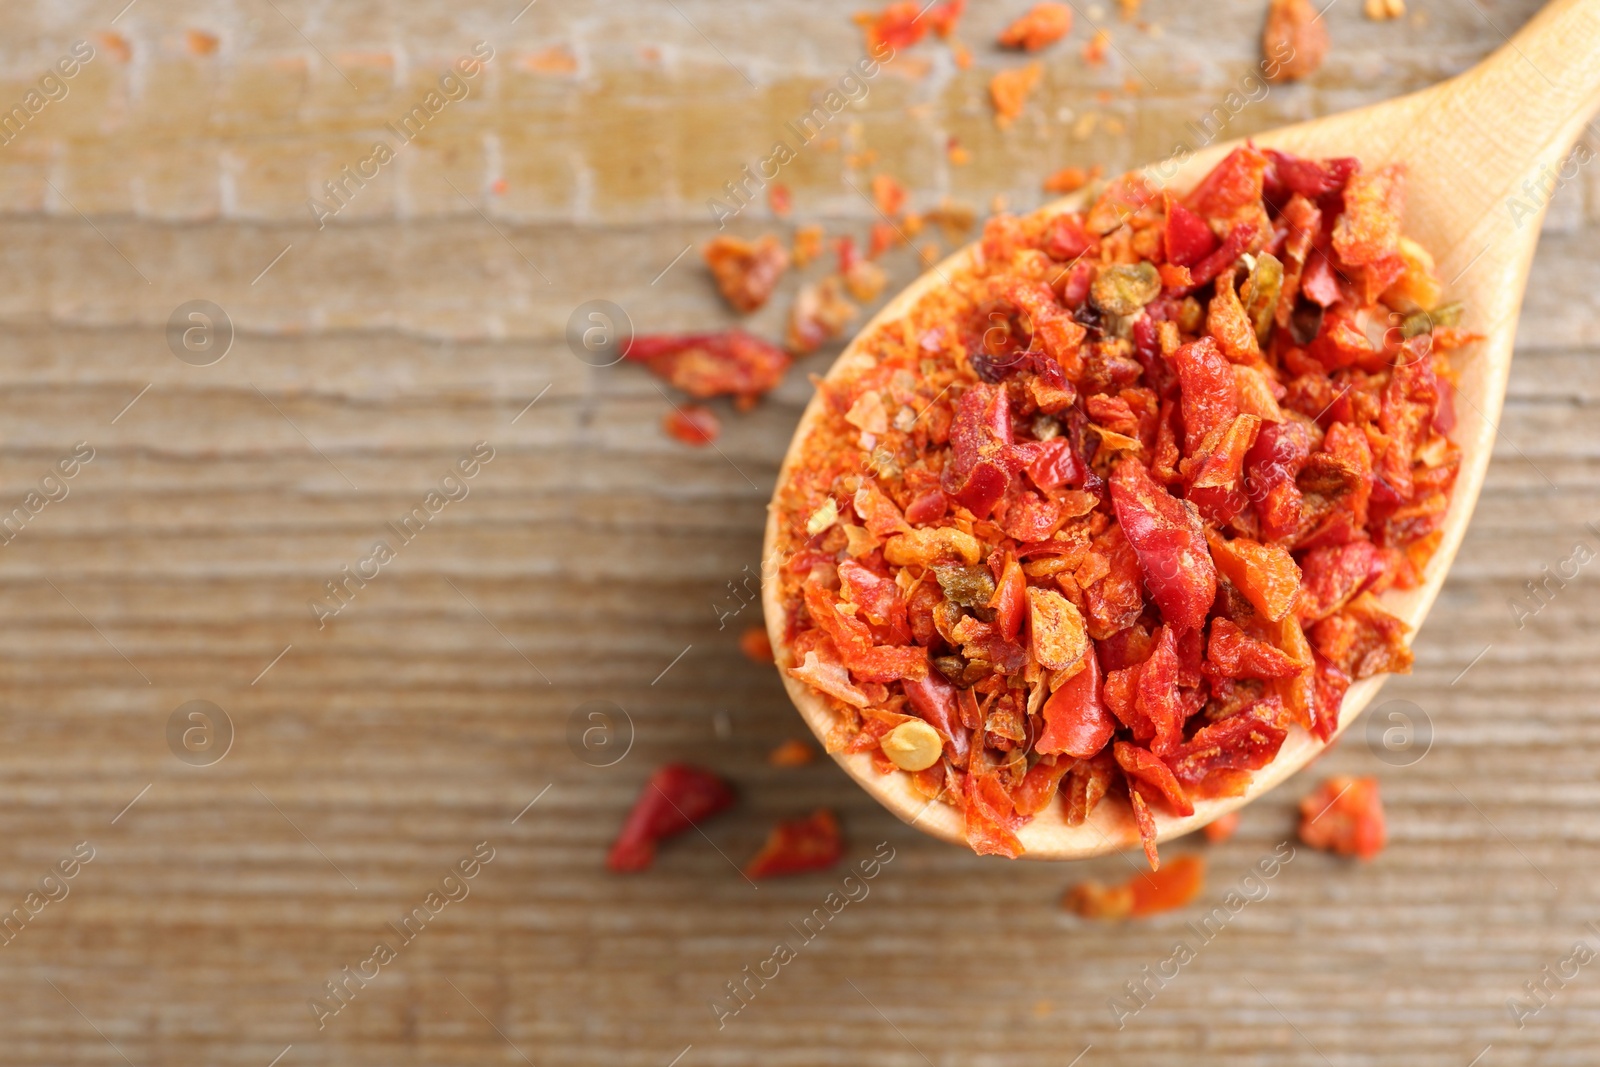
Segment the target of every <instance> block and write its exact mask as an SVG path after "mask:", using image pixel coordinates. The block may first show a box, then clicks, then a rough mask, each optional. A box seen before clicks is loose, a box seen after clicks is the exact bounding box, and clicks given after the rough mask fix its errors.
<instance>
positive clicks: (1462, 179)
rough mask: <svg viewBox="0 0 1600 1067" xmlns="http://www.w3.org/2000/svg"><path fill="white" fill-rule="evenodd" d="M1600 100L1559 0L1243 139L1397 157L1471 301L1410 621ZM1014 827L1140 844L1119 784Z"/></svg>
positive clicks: (805, 429) (1448, 287) (1060, 848)
mask: <svg viewBox="0 0 1600 1067" xmlns="http://www.w3.org/2000/svg"><path fill="white" fill-rule="evenodd" d="M1597 104H1600V0H1556V2H1554V3H1551V4H1550V5H1548V6H1547V7H1545V8H1544V9H1543V10H1542V11H1541V12H1540V13H1539V14H1538V15H1536V16H1535V17H1534V18H1533V20H1532V21H1530V22H1529V23H1528V25H1527V26H1525V27H1524V28H1523V29H1522V31H1521V32H1519V33H1518V35H1517V36H1516V37H1515V38H1513V39H1511V40H1509V41H1508V42H1507V43H1506V44H1505V45H1504V46H1503V47H1501V48H1500V49H1499V50H1498V51H1497V52H1495V53H1494V54H1493V55H1491V56H1490V57H1489V58H1488V59H1486V60H1485V61H1484V62H1483V63H1481V64H1479V65H1478V66H1477V67H1474V68H1473V69H1471V70H1469V71H1467V72H1466V73H1464V74H1461V75H1459V76H1457V77H1455V78H1452V79H1450V80H1449V81H1446V82H1442V83H1440V84H1438V85H1435V86H1432V87H1430V88H1428V89H1424V90H1422V91H1420V92H1417V93H1413V94H1411V95H1409V96H1404V97H1401V98H1399V99H1396V100H1391V101H1387V102H1385V103H1381V104H1377V105H1374V106H1371V107H1367V108H1362V109H1360V110H1357V111H1350V112H1345V113H1342V114H1338V115H1332V116H1329V117H1327V118H1322V119H1318V120H1315V121H1312V122H1306V123H1301V124H1299V125H1295V126H1288V127H1284V128H1282V129H1278V130H1274V131H1271V132H1270V133H1264V134H1260V135H1257V136H1255V137H1252V138H1251V141H1253V142H1254V143H1255V144H1256V145H1258V146H1260V147H1267V148H1277V149H1281V150H1283V151H1286V152H1291V153H1294V154H1296V155H1300V156H1306V157H1311V158H1329V157H1336V156H1357V157H1359V158H1360V159H1361V161H1362V164H1363V166H1364V167H1368V168H1371V167H1378V166H1382V165H1384V164H1387V163H1391V162H1403V163H1405V164H1406V166H1407V198H1406V214H1405V222H1404V228H1405V233H1406V234H1407V236H1409V237H1411V238H1412V239H1414V240H1415V241H1417V242H1418V243H1419V244H1421V245H1422V246H1423V247H1424V248H1427V249H1428V250H1429V251H1430V252H1432V253H1433V254H1434V256H1435V261H1436V265H1437V275H1438V277H1439V278H1440V280H1441V281H1442V282H1443V283H1444V299H1445V300H1448V301H1458V300H1459V301H1462V302H1463V303H1464V304H1465V306H1466V309H1465V314H1464V317H1463V319H1462V322H1461V325H1462V327H1464V328H1466V329H1468V330H1470V331H1472V332H1474V333H1479V334H1482V335H1484V340H1483V341H1481V342H1479V343H1477V344H1474V345H1470V346H1468V347H1467V348H1465V349H1463V350H1461V351H1460V352H1458V353H1455V354H1454V359H1453V362H1454V365H1455V367H1456V369H1457V370H1458V371H1459V372H1460V382H1459V384H1458V386H1457V391H1456V394H1455V398H1456V400H1457V401H1459V402H1460V406H1459V408H1458V413H1457V422H1456V427H1455V429H1454V430H1453V431H1452V433H1451V435H1450V436H1451V439H1452V440H1453V441H1454V442H1455V443H1456V444H1457V445H1458V446H1459V447H1460V449H1461V468H1460V473H1459V475H1458V477H1457V480H1456V483H1455V489H1454V492H1453V494H1452V496H1451V501H1450V509H1449V512H1448V514H1447V517H1446V520H1445V523H1444V526H1443V528H1442V531H1441V532H1442V540H1441V542H1440V544H1439V547H1438V550H1437V551H1436V552H1435V554H1434V556H1433V559H1432V561H1431V562H1430V563H1429V564H1428V568H1427V572H1426V578H1425V581H1424V582H1423V584H1422V585H1421V586H1420V587H1418V588H1416V589H1413V590H1409V591H1404V592H1390V593H1388V594H1385V595H1384V597H1383V603H1384V606H1385V607H1386V608H1387V609H1388V610H1389V611H1390V612H1392V613H1394V614H1395V615H1397V616H1399V617H1400V618H1401V619H1402V620H1404V621H1405V622H1406V624H1407V625H1408V626H1410V627H1411V631H1412V634H1413V635H1414V634H1415V632H1416V631H1417V629H1418V628H1420V626H1421V625H1422V622H1423V619H1424V618H1425V617H1426V616H1427V613H1428V609H1429V608H1430V607H1431V606H1432V604H1433V601H1434V598H1435V597H1437V596H1438V594H1439V590H1440V588H1441V586H1442V585H1443V584H1444V578H1445V575H1446V573H1447V572H1448V570H1449V567H1450V563H1451V561H1452V560H1453V559H1454V558H1455V554H1456V551H1457V549H1458V548H1459V547H1460V544H1461V539H1462V537H1463V536H1464V535H1465V533H1466V528H1467V523H1468V520H1469V519H1470V517H1471V515H1472V509H1473V506H1474V505H1475V504H1476V503H1477V499H1478V493H1479V491H1480V490H1481V489H1482V487H1483V479H1484V473H1485V471H1486V470H1487V468H1488V464H1489V455H1490V452H1491V451H1492V449H1493V446H1494V441H1495V437H1496V433H1497V431H1496V427H1497V426H1498V424H1499V420H1500V411H1501V405H1502V401H1503V400H1504V397H1505V388H1506V379H1507V377H1508V375H1509V372H1510V365H1511V355H1512V342H1513V339H1514V336H1515V333H1516V324H1517V315H1518V311H1519V309H1520V306H1521V303H1522V295H1523V290H1524V288H1525V286H1526V284H1527V278H1528V268H1529V264H1530V263H1531V262H1532V259H1533V252H1534V248H1535V246H1536V244H1537V242H1538V237H1539V227H1540V223H1541V221H1542V219H1543V216H1544V210H1545V207H1546V206H1547V205H1548V203H1549V199H1550V196H1551V194H1552V193H1553V191H1554V189H1553V188H1552V185H1553V184H1554V183H1558V182H1560V181H1561V180H1562V178H1563V176H1564V175H1565V176H1566V177H1567V178H1568V179H1569V180H1570V173H1569V172H1570V171H1571V170H1572V169H1573V166H1572V161H1571V160H1567V159H1566V157H1567V154H1568V151H1569V149H1570V148H1571V146H1572V144H1573V142H1574V141H1575V140H1576V139H1577V136H1578V134H1579V133H1580V132H1581V130H1582V128H1583V126H1584V124H1585V123H1586V122H1587V121H1588V120H1589V118H1590V116H1591V115H1592V114H1593V113H1594V111H1595V109H1596V106H1597ZM1240 143H1242V142H1239V141H1233V142H1228V143H1225V144H1218V145H1214V146H1209V147H1207V148H1205V149H1204V150H1202V151H1199V152H1195V153H1193V154H1185V155H1183V156H1182V157H1181V158H1180V157H1176V156H1175V157H1173V158H1172V159H1169V160H1166V161H1164V162H1162V163H1159V164H1155V165H1152V166H1150V167H1146V168H1144V171H1143V173H1144V174H1145V176H1146V178H1147V179H1149V180H1150V181H1151V182H1152V183H1153V184H1155V185H1157V186H1158V187H1167V188H1170V189H1172V190H1173V191H1174V192H1180V193H1181V192H1187V191H1188V190H1189V188H1191V187H1192V186H1193V185H1194V184H1195V183H1196V182H1198V180H1199V179H1200V178H1201V177H1202V176H1204V175H1205V174H1206V173H1207V172H1209V171H1210V170H1211V168H1212V167H1213V166H1215V165H1216V164H1217V163H1218V162H1219V161H1221V159H1222V158H1223V157H1224V156H1225V155H1227V153H1228V152H1230V151H1232V150H1233V149H1234V148H1236V147H1238V145H1239V144H1240ZM1564 162H1566V163H1567V164H1568V165H1567V166H1565V167H1564V166H1563V163H1564ZM1525 183H1528V184H1526V185H1525ZM1081 206H1082V205H1081V197H1080V198H1067V199H1063V200H1058V201H1055V202H1053V203H1050V204H1047V205H1045V206H1044V207H1042V208H1040V209H1039V212H1040V213H1042V214H1047V215H1050V214H1057V213H1060V212H1063V211H1072V210H1077V209H1078V208H1080V207H1081ZM973 247H974V246H972V245H969V246H967V247H966V248H963V249H961V250H960V251H958V252H956V253H954V254H952V255H951V256H950V257H948V258H947V259H946V260H944V261H943V262H942V263H941V264H939V265H938V266H937V267H935V268H933V269H932V270H930V271H927V272H926V273H924V274H923V275H922V276H921V277H919V278H918V279H917V280H916V281H914V282H912V283H911V285H909V286H908V287H907V288H906V289H904V290H903V291H901V292H900V293H899V294H898V295H896V296H895V297H894V298H893V299H892V300H890V301H889V302H888V303H887V304H886V305H885V306H884V307H883V309H882V310H880V311H879V312H878V313H877V315H875V316H874V317H873V319H872V320H871V321H870V322H869V323H868V324H867V325H866V327H865V328H864V329H863V330H862V331H861V332H860V333H859V334H857V336H856V339H855V340H854V341H852V342H851V343H850V344H849V345H848V346H847V347H846V348H845V350H844V352H843V353H841V355H840V356H839V358H838V360H837V361H836V362H835V363H834V365H833V367H832V368H831V369H830V370H829V372H828V374H827V376H826V377H827V379H828V380H830V381H835V380H838V379H840V378H841V377H844V376H846V375H848V374H849V373H850V372H851V371H852V370H853V369H854V368H858V367H860V366H862V365H863V364H870V363H871V361H872V359H873V356H872V355H871V354H870V352H868V351H867V349H866V346H865V345H864V344H863V341H862V339H863V338H865V337H868V336H870V335H872V334H873V333H874V332H875V331H876V330H877V329H878V328H879V327H881V326H882V325H883V324H885V323H888V322H892V321H894V320H896V319H898V318H901V317H902V316H904V315H905V314H906V313H907V312H908V311H909V310H910V308H911V307H912V306H913V305H915V304H916V302H917V301H918V300H920V299H921V298H922V297H923V296H925V295H926V294H928V293H929V292H930V291H932V290H934V289H935V288H937V287H939V286H940V285H943V284H945V278H947V277H949V276H951V275H953V274H955V273H957V272H960V271H962V270H963V269H965V268H966V267H967V266H968V265H969V263H970V262H971V256H972V252H973ZM823 414H824V404H823V400H822V398H821V396H820V395H819V396H816V397H813V399H812V401H811V403H810V405H809V406H808V407H807V408H806V410H805V413H804V414H803V415H802V416H801V419H800V423H799V425H798V427H797V428H796V431H795V436H794V440H793V442H792V443H791V445H790V447H789V451H788V454H787V456H786V457H785V459H784V462H783V466H782V468H781V470H780V472H779V476H778V484H779V487H780V488H781V487H782V486H783V485H784V483H785V482H786V481H787V480H788V478H789V476H790V474H791V472H792V470H793V469H794V468H795V466H796V465H797V464H798V463H799V462H800V453H801V445H802V444H803V442H804V441H805V439H806V438H807V437H808V435H809V434H810V432H811V430H812V428H813V427H814V426H815V424H816V423H817V421H818V420H819V419H820V418H821V417H822V416H823ZM780 521H781V520H780V513H779V510H778V508H777V507H776V506H773V507H771V508H770V509H769V514H768V520H767V529H766V538H765V545H764V550H763V559H765V560H767V561H769V562H772V561H775V559H776V554H777V552H778V549H777V545H778V541H779V534H780V532H781V531H780V528H779V523H780ZM776 571H777V568H776V567H775V566H766V567H764V568H763V587H762V600H763V605H764V607H765V611H766V620H767V629H768V633H769V635H770V637H771V639H772V646H773V649H774V650H775V652H776V655H777V662H778V665H779V667H780V668H783V667H787V666H791V665H793V657H792V656H789V655H787V652H788V650H787V648H786V647H785V644H784V641H783V638H784V634H785V632H786V628H787V627H786V624H787V617H786V609H785V605H784V604H783V602H782V600H781V598H780V594H779V588H778V585H779V583H778V582H777V581H776V580H775V574H776ZM780 674H782V677H783V681H784V685H785V686H786V687H787V688H788V691H789V696H790V698H791V699H792V700H793V701H794V704H795V706H796V707H797V708H798V709H799V711H800V713H801V715H802V717H803V718H804V719H805V720H806V723H807V724H808V725H809V726H810V727H811V730H812V732H813V733H814V734H816V736H817V737H818V738H819V739H825V738H826V737H827V735H828V733H829V732H830V730H831V729H832V728H833V726H834V723H835V721H836V715H835V713H834V712H833V711H832V710H831V709H830V708H829V707H828V706H827V705H826V704H825V703H824V702H823V701H822V700H821V699H820V698H819V697H818V696H817V695H816V694H815V693H814V692H813V691H812V690H811V689H810V688H809V687H808V686H806V685H805V684H804V683H802V682H800V681H798V680H796V679H794V678H791V677H789V675H788V674H787V672H784V671H781V670H780ZM1384 678H1385V676H1384V675H1378V676H1375V677H1372V678H1368V679H1365V680H1363V681H1359V682H1356V683H1355V684H1354V685H1352V686H1351V687H1350V690H1349V692H1348V693H1347V694H1346V696H1345V698H1344V703H1343V705H1342V707H1341V710H1340V716H1339V726H1338V731H1339V732H1340V733H1342V732H1343V731H1344V730H1345V729H1347V728H1348V727H1349V725H1350V724H1351V723H1352V722H1353V721H1354V720H1355V719H1356V718H1357V717H1358V716H1359V715H1360V714H1361V712H1362V710H1363V709H1364V708H1365V707H1366V706H1367V704H1368V703H1369V702H1370V701H1371V700H1372V698H1373V697H1374V696H1375V695H1376V694H1377V692H1378V689H1379V688H1380V687H1381V686H1382V685H1383V681H1384ZM1330 743H1331V742H1330ZM1325 747H1326V745H1325V744H1324V743H1323V742H1320V741H1318V740H1316V739H1315V738H1313V737H1312V736H1311V735H1310V734H1308V733H1307V732H1306V731H1304V730H1303V729H1300V728H1299V727H1295V728H1294V729H1293V730H1292V731H1291V732H1290V734H1289V737H1288V738H1287V739H1286V740H1285V741H1284V743H1283V746H1282V748H1281V749H1280V750H1279V752H1278V755H1277V758H1276V759H1274V760H1273V761H1272V762H1271V763H1270V764H1268V765H1267V766H1266V767H1264V768H1262V769H1261V770H1259V771H1257V772H1256V773H1255V776H1254V778H1253V780H1252V782H1251V784H1250V786H1249V788H1248V790H1247V792H1246V793H1245V795H1243V796H1239V797H1230V798H1227V799H1221V800H1201V801H1196V802H1195V804H1194V808H1195V812H1194V814H1193V815H1191V816H1187V817H1183V818H1179V817H1172V816H1167V815H1163V814H1159V813H1158V814H1157V815H1156V824H1157V827H1158V830H1159V833H1158V840H1162V841H1165V840H1168V839H1171V838H1173V837H1177V836H1179V835H1181V834H1185V833H1188V832H1189V831H1191V830H1195V829H1198V828H1199V827H1201V826H1204V825H1205V824H1206V823H1209V822H1211V821H1212V820H1214V819H1216V818H1217V817H1218V816H1219V815H1223V814H1225V813H1227V812H1229V811H1232V810H1233V809H1235V808H1238V807H1240V806H1241V805H1244V804H1247V803H1249V802H1250V801H1251V800H1253V799H1255V798H1256V797H1258V796H1260V795H1261V794H1262V793H1265V792H1266V791H1267V790H1269V789H1271V788H1273V787H1274V786H1276V785H1278V784H1279V783H1280V782H1282V781H1283V780H1284V779H1286V778H1288V777H1289V776H1290V775H1292V774H1294V773H1295V772H1296V771H1298V770H1299V769H1300V768H1301V767H1303V766H1304V765H1305V764H1306V763H1307V762H1309V761H1310V760H1311V759H1312V758H1313V757H1314V756H1316V755H1317V754H1318V753H1320V752H1321V751H1322V750H1323V749H1324V748H1325ZM834 759H835V760H837V761H838V762H839V763H840V765H841V766H843V767H844V769H845V770H846V771H847V772H849V774H850V775H851V776H852V777H853V778H855V779H856V781H857V782H859V783H860V784H861V786H862V787H863V788H864V789H866V790H867V792H869V793H871V794H872V795H873V796H874V797H876V798H877V799H878V800H879V802H880V803H882V804H883V805H884V806H885V807H886V808H888V809H889V810H890V811H892V812H893V813H894V814H895V815H897V816H898V817H900V818H901V819H902V820H904V821H906V822H907V823H910V824H911V825H914V826H916V827H918V828H919V829H922V830H924V831H926V832H927V833H930V834H932V835H934V836H935V837H938V838H941V839H943V840H945V841H949V842H952V843H955V844H965V842H966V836H965V833H964V829H963V819H962V815H961V813H960V812H959V811H957V810H956V809H955V808H953V807H951V806H949V805H947V804H942V803H937V802H935V803H930V802H929V801H928V800H927V799H926V798H925V797H923V796H922V795H920V794H918V793H917V792H916V791H915V790H914V789H912V787H911V779H910V776H909V775H906V774H901V773H893V774H879V773H878V772H877V771H876V770H874V768H873V766H872V761H871V758H870V757H869V755H868V754H866V753H835V754H834ZM1017 836H1018V837H1019V838H1020V839H1021V841H1022V844H1023V847H1024V849H1025V850H1026V851H1025V852H1024V854H1023V855H1024V857H1025V858H1031V859H1057V860H1061V859H1078V858H1084V857H1089V856H1095V855H1100V854H1103V853H1106V852H1111V851H1115V850H1119V849H1123V848H1128V847H1132V846H1135V845H1137V844H1138V843H1139V834H1138V830H1137V828H1136V827H1135V825H1134V822H1133V814H1132V811H1131V810H1130V809H1129V808H1128V806H1127V805H1126V804H1125V803H1114V802H1112V801H1110V800H1109V799H1108V800H1107V801H1105V802H1102V803H1101V804H1099V805H1098V806H1097V807H1096V808H1095V810H1094V812H1093V813H1092V814H1091V815H1090V817H1089V818H1088V819H1087V820H1086V821H1085V822H1084V823H1083V824H1082V825H1080V826H1068V825H1067V824H1066V822H1065V820H1064V818H1063V817H1062V813H1061V807H1060V805H1057V804H1052V805H1050V806H1049V807H1048V808H1047V809H1046V810H1045V811H1044V812H1041V813H1040V814H1039V815H1036V816H1035V817H1034V818H1033V820H1032V821H1031V822H1029V823H1028V825H1026V826H1024V827H1023V828H1022V829H1021V830H1020V831H1019V832H1018V835H1017Z"/></svg>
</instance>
